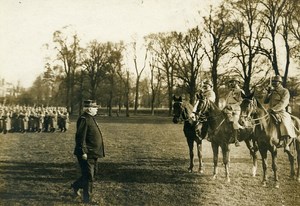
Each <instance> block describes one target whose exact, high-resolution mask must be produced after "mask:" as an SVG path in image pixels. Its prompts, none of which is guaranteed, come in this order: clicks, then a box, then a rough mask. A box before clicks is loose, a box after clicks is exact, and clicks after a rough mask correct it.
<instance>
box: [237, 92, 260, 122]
mask: <svg viewBox="0 0 300 206" xmlns="http://www.w3.org/2000/svg"><path fill="white" fill-rule="evenodd" d="M242 98H243V101H242V103H241V104H240V107H241V114H240V121H241V122H242V124H243V125H245V126H246V125H249V123H250V122H251V120H252V118H253V115H254V114H255V113H256V109H257V101H256V99H255V98H254V92H252V93H251V94H250V95H245V94H243V93H242Z"/></svg>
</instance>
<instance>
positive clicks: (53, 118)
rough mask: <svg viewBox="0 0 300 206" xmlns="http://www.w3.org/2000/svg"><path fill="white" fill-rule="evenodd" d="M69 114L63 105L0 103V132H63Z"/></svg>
mask: <svg viewBox="0 0 300 206" xmlns="http://www.w3.org/2000/svg"><path fill="white" fill-rule="evenodd" d="M68 123H69V114H68V112H67V109H66V108H64V107H36V106H34V107H29V106H19V105H14V106H4V105H0V133H3V134H6V133H8V132H11V133H12V132H18V133H25V132H55V131H60V132H65V131H67V129H68Z"/></svg>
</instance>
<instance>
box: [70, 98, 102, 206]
mask: <svg viewBox="0 0 300 206" xmlns="http://www.w3.org/2000/svg"><path fill="white" fill-rule="evenodd" d="M83 111H84V113H83V114H82V115H81V116H80V117H79V118H78V120H77V131H76V136H75V141H76V146H75V150H74V154H75V155H76V156H77V160H78V163H79V165H80V169H81V177H80V178H79V179H77V180H76V181H75V182H74V183H73V184H72V185H71V187H72V188H73V191H74V194H75V195H77V196H80V193H79V189H83V202H84V203H90V204H94V203H96V202H93V201H92V199H91V195H92V191H93V181H94V176H95V171H96V170H97V160H98V158H102V157H104V156H105V154H104V144H103V137H102V133H101V130H100V128H99V126H98V124H97V122H96V120H95V118H94V116H95V115H96V114H97V112H98V106H97V104H96V103H95V102H94V101H93V100H86V101H84V106H83Z"/></svg>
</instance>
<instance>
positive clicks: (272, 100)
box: [264, 84, 296, 138]
mask: <svg viewBox="0 0 300 206" xmlns="http://www.w3.org/2000/svg"><path fill="white" fill-rule="evenodd" d="M289 100H290V93H289V91H288V90H287V89H286V88H284V87H283V86H282V85H281V84H280V85H278V86H277V87H276V88H274V89H273V90H272V91H269V93H268V95H267V97H266V98H265V102H264V103H265V104H269V109H270V110H271V112H273V113H275V114H276V116H277V117H278V119H279V122H281V123H280V133H281V136H289V137H291V138H294V137H296V133H295V129H294V127H293V122H292V119H291V116H290V114H289V113H288V112H286V110H285V108H286V107H287V106H288V104H289Z"/></svg>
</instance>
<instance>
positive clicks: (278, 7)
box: [258, 0, 287, 75]
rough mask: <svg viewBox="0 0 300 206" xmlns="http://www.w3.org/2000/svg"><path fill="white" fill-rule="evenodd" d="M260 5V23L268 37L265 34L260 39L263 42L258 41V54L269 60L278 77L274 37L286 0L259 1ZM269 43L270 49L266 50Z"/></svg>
mask: <svg viewBox="0 0 300 206" xmlns="http://www.w3.org/2000/svg"><path fill="white" fill-rule="evenodd" d="M260 5H261V6H262V11H261V22H262V24H263V25H264V26H265V28H266V30H267V31H268V32H267V34H268V35H267V34H266V35H265V36H263V37H262V38H263V39H262V40H263V41H260V45H259V47H258V48H259V51H260V54H262V55H264V56H266V57H267V58H268V59H269V60H270V62H271V64H272V68H273V70H274V73H275V74H276V75H280V71H279V68H278V57H277V55H278V54H277V53H278V51H277V41H276V36H277V34H278V33H279V26H280V21H279V20H280V18H281V17H282V15H283V14H284V11H285V8H286V5H287V0H278V1H273V0H260ZM264 40H265V41H266V43H264ZM269 43H271V48H268V47H267V46H266V45H268V44H269Z"/></svg>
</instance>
